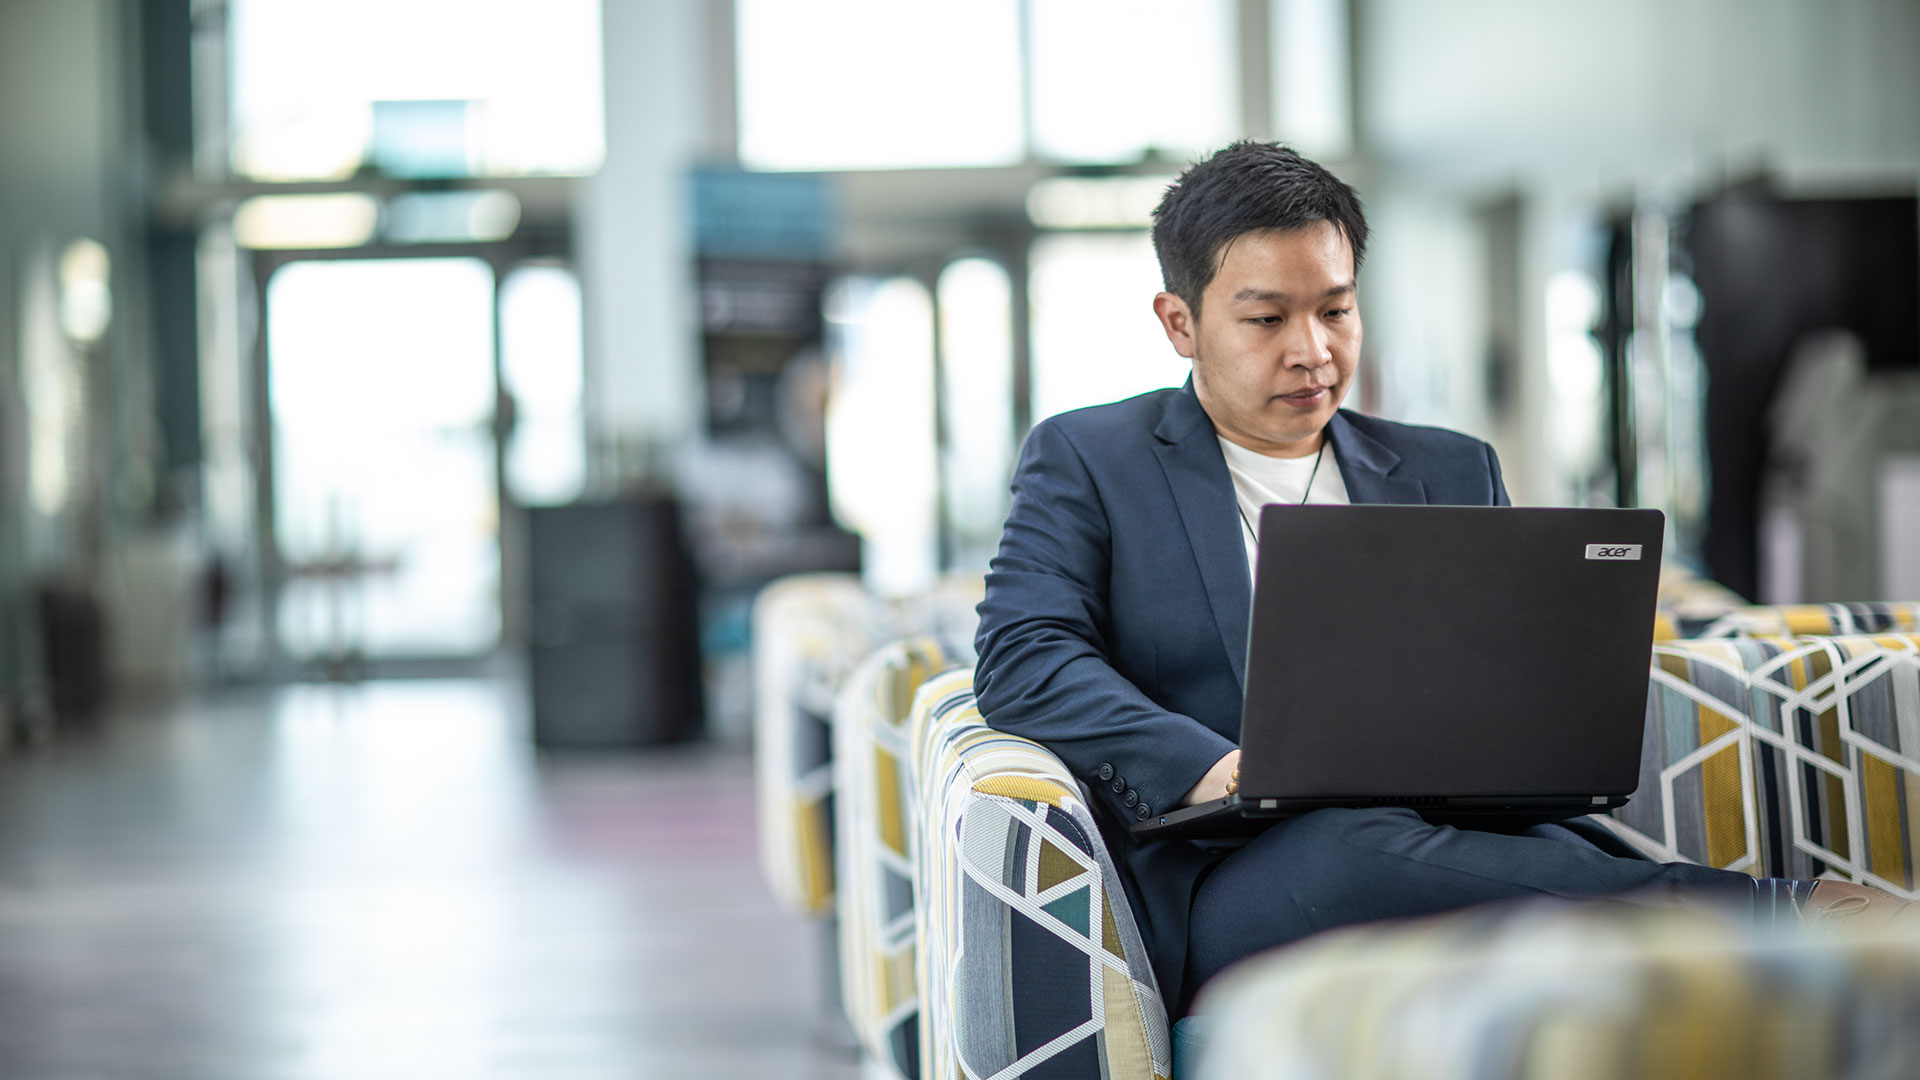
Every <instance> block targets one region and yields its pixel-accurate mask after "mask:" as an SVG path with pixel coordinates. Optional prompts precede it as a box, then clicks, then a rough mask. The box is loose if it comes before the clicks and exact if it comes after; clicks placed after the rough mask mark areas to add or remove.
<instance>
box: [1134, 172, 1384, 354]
mask: <svg viewBox="0 0 1920 1080" xmlns="http://www.w3.org/2000/svg"><path fill="white" fill-rule="evenodd" d="M1319 221H1325V222H1330V223H1331V224H1332V225H1333V227H1334V228H1336V229H1338V230H1340V234H1341V235H1342V236H1345V237H1346V238H1347V245H1348V246H1349V247H1351V248H1352V249H1353V272H1354V273H1355V274H1358V273H1359V272H1360V262H1361V260H1362V259H1363V258H1365V256H1366V253H1367V217H1366V214H1365V213H1363V212H1362V211H1361V209H1360V196H1358V195H1356V194H1354V191H1353V189H1352V188H1351V187H1348V186H1347V185H1346V184H1345V183H1344V182H1343V181H1341V179H1340V178H1339V177H1337V176H1335V175H1333V174H1332V173H1330V172H1328V171H1327V170H1326V169H1325V168H1324V167H1322V166H1321V165H1319V164H1317V163H1315V162H1312V161H1309V160H1307V159H1306V158H1303V157H1301V156H1300V155H1299V154H1298V153H1295V152H1294V151H1293V150H1292V149H1291V148H1289V147H1285V146H1282V145H1280V144H1279V143H1272V142H1255V141H1253V140H1251V139H1243V140H1241V141H1239V142H1236V143H1234V144H1233V145H1231V146H1229V147H1227V148H1226V149H1224V150H1221V151H1220V152H1218V153H1216V154H1214V155H1213V156H1212V157H1209V158H1207V159H1206V160H1205V161H1202V162H1200V163H1199V164H1197V165H1194V166H1192V167H1191V168H1189V169H1188V170H1187V171H1186V172H1184V173H1181V174H1180V178H1179V179H1178V180H1175V181H1174V182H1173V183H1172V184H1171V185H1169V186H1168V187H1167V193H1166V194H1165V195H1164V196H1163V197H1162V198H1161V199H1160V206H1159V207H1158V208H1157V209H1155V210H1154V212H1153V253H1154V254H1155V255H1156V256H1158V257H1159V259H1160V276H1161V279H1162V280H1163V281H1164V282H1165V283H1166V290H1167V291H1168V292H1170V293H1172V294H1174V295H1175V296H1178V297H1179V298H1180V299H1182V300H1185V301H1186V302H1187V306H1188V307H1189V308H1192V309H1193V312H1194V314H1195V315H1196V316H1197V315H1198V314H1199V313H1200V294H1201V293H1203V292H1205V291H1206V289H1207V286H1208V285H1209V284H1211V283H1212V282H1213V277H1214V275H1215V274H1217V273H1219V272H1220V263H1221V261H1222V260H1223V259H1224V258H1225V257H1226V252H1227V245H1229V244H1231V243H1232V242H1233V241H1234V240H1235V239H1236V238H1238V237H1240V236H1244V235H1246V234H1247V233H1250V232H1267V231H1275V230H1279V231H1285V230H1291V229H1304V228H1306V227H1307V226H1309V225H1312V224H1314V223H1315V222H1319Z"/></svg>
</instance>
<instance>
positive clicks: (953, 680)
mask: <svg viewBox="0 0 1920 1080" xmlns="http://www.w3.org/2000/svg"><path fill="white" fill-rule="evenodd" d="M912 739H913V754H914V756H913V764H914V780H913V782H914V786H915V788H916V790H917V792H918V807H917V815H918V821H917V823H916V829H915V831H916V833H917V836H918V852H917V854H916V858H915V863H914V869H915V884H916V889H917V892H918V897H919V903H918V905H917V908H916V919H917V923H918V929H919V938H920V950H919V957H918V961H917V967H918V970H917V977H916V981H917V983H918V984H919V986H920V993H921V1005H922V1009H921V1016H922V1023H921V1027H920V1037H921V1047H922V1051H921V1075H922V1076H932V1077H953V1076H990V1075H993V1074H995V1073H998V1072H1000V1071H1002V1070H1004V1069H1007V1068H1008V1067H1009V1066H1014V1065H1016V1064H1018V1065H1020V1066H1021V1067H1022V1068H1021V1070H1020V1071H1025V1070H1026V1069H1028V1068H1032V1067H1033V1066H1035V1065H1037V1064H1038V1063H1039V1062H1041V1061H1055V1068H1057V1069H1059V1070H1060V1071H1061V1075H1070V1074H1071V1075H1089V1076H1101V1075H1104V1076H1106V1077H1108V1078H1110V1080H1121V1078H1138V1080H1154V1078H1160V1077H1166V1076H1169V1075H1170V1074H1171V1072H1172V1049H1171V1042H1170V1039H1169V1035H1168V1025H1167V1014H1166V1008H1165V1006H1164V1005H1163V1003H1162V1002H1161V998H1160V993H1159V989H1158V987H1157V986H1156V984H1155V982H1154V978H1153V971H1152V969H1151V967H1150V966H1149V965H1148V961H1147V955H1146V948H1145V946H1144V945H1143V943H1142V941H1141V938H1140V933H1139V929H1138V928H1137V927H1136V926H1135V924H1134V921H1133V913H1132V911H1131V910H1130V909H1129V908H1128V906H1127V900H1126V895H1125V893H1124V891H1123V890H1122V888H1121V885H1120V879H1119V875H1118V872H1117V870H1116V869H1115V866H1114V863H1113V860H1112V858H1111V856H1110V855H1109V853H1108V852H1107V850H1106V846H1105V844H1104V843H1103V842H1102V840H1101V837H1100V831H1099V829H1098V827H1097V826H1096V825H1095V823H1094V820H1093V816H1092V810H1091V808H1090V806H1089V805H1088V803H1087V801H1086V799H1085V797H1084V796H1083V795H1082V793H1081V790H1080V787H1079V784H1078V783H1077V782H1076V781H1075V780H1074V778H1073V776H1072V774H1071V773H1070V772H1068V770H1067V768H1066V766H1065V765H1064V764H1062V763H1061V761H1060V760H1059V759H1058V758H1057V757H1055V756H1054V755H1053V754H1052V753H1050V752H1049V751H1047V750H1046V748H1044V747H1042V746H1040V745H1039V744H1038V743H1034V742H1031V741H1029V740H1027V739H1022V738H1019V737H1017V736H1013V735H1007V734H1005V733H1003V732H999V731H995V730H993V729H992V728H989V727H987V726H986V725H985V723H983V722H982V720H981V718H980V713H979V709H978V708H977V706H976V705H975V703H974V700H973V680H972V672H971V671H965V670H956V671H952V672H948V673H946V674H944V675H941V676H938V677H936V678H934V679H932V680H930V681H928V682H927V683H926V685H924V686H923V687H921V690H920V694H919V697H918V698H917V699H916V700H915V702H914V709H913V735H912ZM1056 1059H1057V1061H1056ZM1102 1063H1104V1066H1105V1071H1104V1072H1102ZM1082 1064H1083V1065H1084V1067H1082Z"/></svg>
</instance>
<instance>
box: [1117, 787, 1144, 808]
mask: <svg viewBox="0 0 1920 1080" xmlns="http://www.w3.org/2000/svg"><path fill="white" fill-rule="evenodd" d="M1120 801H1121V802H1123V803H1126V804H1127V805H1128V806H1132V805H1133V804H1134V803H1137V802H1139V801H1140V793H1139V792H1137V791H1135V790H1133V789H1132V788H1128V789H1127V793H1126V794H1125V795H1122V796H1120Z"/></svg>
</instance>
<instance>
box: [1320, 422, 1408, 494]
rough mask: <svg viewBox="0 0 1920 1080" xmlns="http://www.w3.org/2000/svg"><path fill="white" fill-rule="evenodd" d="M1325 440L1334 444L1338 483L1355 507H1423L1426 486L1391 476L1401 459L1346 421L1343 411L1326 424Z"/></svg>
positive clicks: (1401, 477)
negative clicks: (1338, 476)
mask: <svg viewBox="0 0 1920 1080" xmlns="http://www.w3.org/2000/svg"><path fill="white" fill-rule="evenodd" d="M1327 437H1328V438H1329V439H1331V440H1333V453H1334V456H1335V457H1336V458H1338V459H1339V462H1340V479H1341V480H1343V481H1345V482H1346V485H1347V496H1348V497H1349V498H1351V499H1352V500H1353V501H1354V502H1355V503H1398V504H1401V505H1413V506H1423V505H1425V504H1426V501H1427V488H1426V485H1424V484H1422V483H1421V482H1420V481H1418V480H1415V479H1413V478H1411V477H1404V476H1394V475H1393V471H1394V470H1395V469H1397V468H1399V466H1400V455H1399V454H1396V453H1394V452H1393V451H1391V450H1389V449H1387V447H1386V444H1385V443H1382V442H1381V441H1380V440H1378V439H1375V438H1373V437H1372V436H1370V435H1368V434H1366V433H1365V432H1363V431H1361V430H1360V429H1358V428H1356V427H1354V426H1353V424H1352V423H1351V422H1350V421H1348V419H1347V414H1346V410H1344V409H1343V410H1341V411H1339V412H1336V413H1334V414H1333V419H1332V420H1331V421H1329V422H1328V424H1327Z"/></svg>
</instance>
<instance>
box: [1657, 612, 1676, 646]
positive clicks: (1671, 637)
mask: <svg viewBox="0 0 1920 1080" xmlns="http://www.w3.org/2000/svg"><path fill="white" fill-rule="evenodd" d="M1679 638H1680V628H1679V627H1678V626H1676V625H1675V624H1674V621H1673V616H1671V615H1668V614H1666V613H1665V612H1661V613H1660V614H1658V615H1655V616H1654V617H1653V640H1655V641H1677V640H1679Z"/></svg>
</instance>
